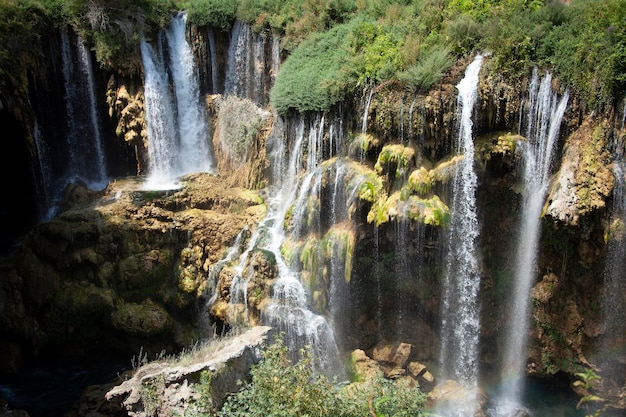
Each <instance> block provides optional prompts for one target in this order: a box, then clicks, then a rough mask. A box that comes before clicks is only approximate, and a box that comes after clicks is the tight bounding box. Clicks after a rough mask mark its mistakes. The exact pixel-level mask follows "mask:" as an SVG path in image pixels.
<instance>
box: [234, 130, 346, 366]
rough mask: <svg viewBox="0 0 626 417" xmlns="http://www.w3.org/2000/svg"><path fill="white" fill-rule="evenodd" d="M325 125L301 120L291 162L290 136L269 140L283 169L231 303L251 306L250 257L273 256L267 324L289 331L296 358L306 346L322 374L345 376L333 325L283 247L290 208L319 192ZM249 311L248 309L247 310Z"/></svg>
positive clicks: (265, 313) (236, 280)
mask: <svg viewBox="0 0 626 417" xmlns="http://www.w3.org/2000/svg"><path fill="white" fill-rule="evenodd" d="M323 123H324V122H323V118H316V119H315V120H314V121H313V122H312V123H311V124H310V126H308V127H307V126H306V124H305V121H304V119H301V120H300V121H299V122H298V124H297V127H296V129H295V135H294V136H295V137H293V138H292V141H290V143H291V147H290V149H289V150H288V152H287V154H288V155H289V159H288V161H286V163H285V161H284V160H283V158H284V153H283V152H281V150H283V147H282V145H281V142H282V141H283V140H284V138H283V137H281V135H278V134H277V135H274V136H271V137H270V138H268V142H269V143H268V148H269V149H274V150H275V151H273V152H271V155H270V158H271V159H272V160H273V161H274V162H275V169H277V168H279V170H280V172H275V173H274V179H275V180H276V183H275V184H273V185H272V186H271V187H270V196H269V198H268V213H267V216H266V217H265V219H264V220H263V221H262V222H261V223H260V224H259V225H258V227H257V228H256V230H255V231H254V233H253V234H252V236H251V237H250V240H249V242H248V245H247V247H246V249H245V251H243V253H242V254H241V255H240V256H239V260H238V265H237V266H235V268H234V271H235V277H234V278H233V281H232V286H231V304H235V303H236V304H239V305H241V304H245V303H246V302H247V300H246V294H247V291H248V285H249V281H250V277H251V275H250V272H251V271H250V270H249V269H248V268H247V266H248V264H249V258H250V254H251V253H253V252H259V251H260V252H265V253H271V254H272V257H273V258H274V259H275V263H276V268H277V271H278V278H277V280H276V281H275V282H274V284H273V285H272V289H271V301H270V303H269V304H268V305H267V306H266V307H265V309H264V310H263V312H262V316H261V321H262V322H264V323H267V324H268V325H270V326H272V327H274V328H275V329H276V330H277V331H279V332H284V337H285V343H286V344H287V345H288V346H289V347H290V351H291V352H293V353H294V354H296V355H297V354H298V352H299V351H300V349H301V348H304V347H307V346H308V347H310V349H311V353H312V357H313V361H314V364H315V366H316V368H317V369H318V370H319V371H321V372H323V373H325V374H326V375H328V376H343V372H342V371H341V369H343V368H342V366H341V364H340V362H339V351H338V348H337V344H336V342H335V338H334V334H333V330H332V327H331V326H330V325H329V323H328V322H327V320H326V319H325V318H324V317H323V316H321V315H318V314H315V313H313V312H312V311H311V310H310V309H309V307H308V305H309V302H310V296H309V294H307V292H306V290H305V288H304V286H303V285H302V283H301V282H300V279H299V272H298V271H296V270H294V269H293V268H291V267H290V266H289V265H287V262H286V261H285V259H284V258H283V255H282V253H281V245H282V244H283V242H284V240H285V238H286V236H285V229H284V225H285V219H286V217H287V213H288V211H289V208H290V207H291V206H292V205H293V204H292V203H294V202H298V201H301V202H306V201H308V199H307V198H306V196H307V195H309V194H310V193H311V187H313V188H315V187H314V186H313V185H312V184H313V183H314V182H316V181H311V180H312V179H313V178H314V177H316V175H312V173H314V172H316V169H317V168H318V164H319V162H320V159H321V140H322V138H323V134H322V129H323ZM279 124H280V122H279ZM307 133H308V134H307ZM305 138H306V139H307V140H308V146H307V147H308V149H307V158H306V159H305V160H303V157H302V156H303V155H302V153H303V152H302V150H303V148H305V147H304V146H303V145H304V142H305ZM307 178H308V181H306V179H307ZM300 179H303V180H302V181H300ZM303 204H306V203H303ZM296 205H297V204H296ZM295 211H297V208H296V209H295ZM296 228H298V227H296ZM244 308H246V309H247V306H245V307H244Z"/></svg>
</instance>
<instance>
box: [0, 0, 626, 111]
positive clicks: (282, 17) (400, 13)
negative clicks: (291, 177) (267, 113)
mask: <svg viewBox="0 0 626 417" xmlns="http://www.w3.org/2000/svg"><path fill="white" fill-rule="evenodd" d="M564 3H568V4H564ZM176 10H188V13H189V20H190V21H191V22H192V23H195V24H197V25H200V26H203V25H210V26H214V27H217V28H220V29H224V30H226V29H228V28H229V27H230V25H231V24H232V22H233V21H234V20H235V19H241V20H244V21H246V22H248V23H250V24H251V25H252V27H253V29H254V30H257V31H258V30H272V31H274V32H276V33H278V34H279V35H280V36H281V40H282V41H281V42H282V48H283V50H284V51H286V52H287V53H288V54H289V55H290V56H289V58H288V60H287V62H285V65H284V67H283V69H282V70H281V72H280V75H279V77H278V79H277V81H276V89H275V92H274V94H273V97H272V98H273V102H274V104H275V106H276V107H277V109H278V110H279V111H281V112H285V111H287V110H288V109H291V108H293V109H297V110H300V111H302V110H326V109H328V108H329V107H330V106H331V105H332V104H334V103H335V102H337V101H339V100H341V99H342V98H344V97H346V96H349V95H350V94H352V93H353V92H354V91H355V90H356V89H357V88H362V87H364V86H367V85H371V84H380V83H385V82H397V83H399V85H401V86H403V87H404V88H407V89H410V90H425V89H428V88H429V87H431V86H432V85H433V84H434V83H435V82H436V81H438V79H439V78H440V77H441V75H442V74H443V73H445V71H446V70H447V69H448V68H449V67H450V65H452V63H453V62H454V61H455V60H456V59H459V58H462V57H465V56H467V55H468V54H472V53H475V52H477V51H489V52H491V53H492V56H493V62H494V64H495V70H497V71H500V72H502V73H504V74H506V75H507V76H509V77H518V76H523V75H526V74H527V73H528V71H529V69H530V68H531V67H532V66H535V65H538V66H540V67H544V68H550V69H552V70H553V71H554V73H555V75H557V76H558V78H559V79H561V80H562V81H563V82H565V83H566V84H568V85H570V86H571V87H572V88H574V89H575V90H577V91H578V92H579V93H580V94H581V96H582V98H583V99H584V100H585V101H586V102H587V103H589V104H590V105H591V106H592V107H594V108H598V107H602V106H604V105H607V104H608V105H610V104H612V102H613V101H615V100H619V99H621V98H622V97H623V96H624V94H625V93H626V2H624V1H623V0H606V1H603V2H602V7H598V3H597V2H596V1H593V0H571V1H569V2H564V1H559V0H545V1H544V0H483V1H479V2H478V1H467V0H384V1H375V0H305V1H299V0H187V1H182V0H138V1H134V0H69V1H61V0H0V41H1V42H0V75H5V76H9V77H12V78H13V79H14V80H15V79H16V78H17V74H19V73H21V72H23V71H24V69H31V68H33V67H34V66H35V65H34V63H36V61H37V59H38V58H40V57H41V56H42V50H43V47H42V45H41V43H42V42H40V40H41V39H43V38H45V36H44V34H45V33H46V29H47V28H50V27H53V26H62V25H65V24H69V25H71V26H72V27H73V28H74V30H75V31H76V32H78V33H79V34H80V35H81V36H82V37H83V39H85V41H86V42H87V43H88V44H89V45H90V47H91V48H92V49H93V50H94V51H95V52H96V56H97V59H98V62H99V63H100V65H101V66H103V67H105V68H107V69H109V70H116V71H120V72H124V73H133V72H137V71H139V70H140V59H139V57H140V55H139V53H138V48H137V46H138V43H139V39H140V37H141V35H144V34H145V35H146V36H147V37H148V38H150V35H151V34H154V33H155V31H156V30H158V29H159V28H162V27H163V26H165V25H166V24H167V23H168V22H169V19H170V15H171V13H172V12H174V11H176ZM24 64H27V65H24Z"/></svg>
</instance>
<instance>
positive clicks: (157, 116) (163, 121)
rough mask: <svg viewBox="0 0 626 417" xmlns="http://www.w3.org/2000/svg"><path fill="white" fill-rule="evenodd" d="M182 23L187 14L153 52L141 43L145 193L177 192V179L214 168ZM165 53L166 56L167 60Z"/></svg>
mask: <svg viewBox="0 0 626 417" xmlns="http://www.w3.org/2000/svg"><path fill="white" fill-rule="evenodd" d="M186 22H187V15H186V13H179V14H178V15H177V16H176V17H174V18H173V19H172V22H171V23H170V25H169V27H168V28H167V29H166V31H165V37H166V42H165V41H164V39H163V37H162V36H159V42H158V45H157V49H156V50H155V49H154V48H153V47H152V45H150V44H149V43H148V42H147V41H146V40H145V39H142V41H141V58H142V62H143V66H144V95H145V109H146V123H147V125H148V140H149V146H148V154H149V157H150V166H149V171H150V172H149V178H148V181H147V184H146V188H170V187H177V184H176V179H177V178H178V177H180V176H181V175H184V174H189V173H193V172H213V171H214V169H215V163H214V158H213V155H212V148H211V146H210V138H209V137H208V134H207V132H208V125H207V116H206V114H205V111H204V106H203V105H202V103H201V101H200V88H199V84H198V74H197V68H196V66H195V62H194V60H193V53H192V51H191V47H190V46H189V43H188V42H187V38H186ZM164 50H167V51H169V59H167V60H166V56H165V52H164ZM170 79H171V84H172V85H173V94H172V92H171V90H170Z"/></svg>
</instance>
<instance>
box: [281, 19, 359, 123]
mask: <svg viewBox="0 0 626 417" xmlns="http://www.w3.org/2000/svg"><path fill="white" fill-rule="evenodd" d="M351 30H352V25H350V24H347V25H339V26H337V27H335V28H333V29H331V30H329V31H327V32H325V33H318V34H314V35H312V36H310V37H309V38H307V39H306V40H305V41H304V42H303V43H302V44H300V45H299V46H298V47H297V48H296V49H295V50H294V51H293V53H292V54H291V55H290V56H289V57H288V58H287V60H286V61H285V62H284V63H283V65H282V67H281V69H280V71H279V73H278V77H277V78H276V82H275V84H274V88H273V89H272V92H271V101H272V104H273V106H274V108H275V109H276V110H277V111H278V112H279V113H285V112H287V111H288V110H289V109H295V110H298V111H300V112H304V111H307V110H314V111H315V110H322V111H324V110H328V109H330V107H331V106H332V105H333V104H334V103H336V102H337V101H339V100H340V99H341V98H342V97H343V95H344V93H345V92H346V89H351V88H352V87H351V86H349V79H348V77H347V74H346V73H345V71H344V68H343V65H344V63H345V59H346V51H347V47H348V45H347V38H348V35H349V33H350V31H351Z"/></svg>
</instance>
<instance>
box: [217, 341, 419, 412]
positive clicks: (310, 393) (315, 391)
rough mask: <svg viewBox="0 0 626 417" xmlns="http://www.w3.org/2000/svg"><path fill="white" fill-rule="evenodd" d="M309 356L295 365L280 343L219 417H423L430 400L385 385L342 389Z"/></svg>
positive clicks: (377, 381) (371, 383) (413, 390)
mask: <svg viewBox="0 0 626 417" xmlns="http://www.w3.org/2000/svg"><path fill="white" fill-rule="evenodd" d="M312 363H313V361H312V358H311V354H310V352H309V351H308V350H305V351H303V352H301V358H300V360H298V362H296V363H293V362H292V361H291V360H290V359H289V354H288V349H287V347H286V346H285V345H284V344H283V342H282V339H281V338H278V339H277V341H276V342H275V343H274V344H272V345H271V346H269V347H268V348H267V350H266V351H265V352H264V354H263V359H262V361H261V362H260V363H259V364H257V365H255V366H254V367H253V368H252V370H251V377H252V379H251V381H250V382H249V383H245V384H244V385H243V386H242V388H241V390H240V391H239V392H237V393H236V394H233V395H231V396H230V397H228V399H227V400H226V402H225V403H224V405H223V406H222V408H221V410H220V411H219V412H218V414H217V415H218V416H219V417H238V416H240V417H292V416H293V417H300V416H318V417H362V416H367V415H371V413H372V412H376V413H377V414H376V415H378V416H386V417H392V416H393V417H409V416H410V417H419V416H421V415H422V411H421V410H422V408H423V407H424V404H425V399H426V396H425V395H424V394H423V393H422V392H421V391H420V390H419V389H418V388H411V387H409V386H408V385H405V384H402V383H396V382H394V381H391V380H386V379H382V378H380V379H375V380H372V381H368V382H363V383H355V384H350V385H347V386H346V385H345V384H344V385H342V384H337V383H334V382H331V381H329V380H328V379H327V378H326V377H325V376H323V375H322V374H320V373H318V372H316V371H315V370H314V369H313V365H312Z"/></svg>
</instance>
